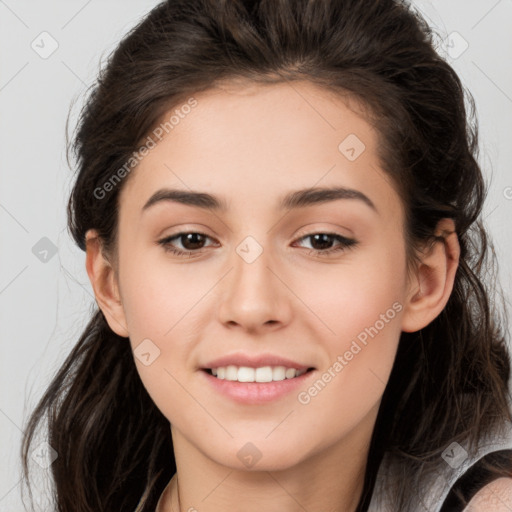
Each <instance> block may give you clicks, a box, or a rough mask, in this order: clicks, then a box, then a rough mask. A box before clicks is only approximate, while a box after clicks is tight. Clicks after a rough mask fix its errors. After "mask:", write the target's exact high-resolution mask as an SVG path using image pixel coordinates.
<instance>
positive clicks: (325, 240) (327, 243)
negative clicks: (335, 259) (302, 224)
mask: <svg viewBox="0 0 512 512" xmlns="http://www.w3.org/2000/svg"><path fill="white" fill-rule="evenodd" d="M319 239H321V240H323V243H322V242H321V243H320V245H321V246H322V247H316V248H317V249H328V248H329V247H328V246H330V245H331V240H330V235H326V234H325V233H320V234H316V235H313V240H314V241H315V242H317V241H318V240H319ZM313 246H315V243H313Z"/></svg>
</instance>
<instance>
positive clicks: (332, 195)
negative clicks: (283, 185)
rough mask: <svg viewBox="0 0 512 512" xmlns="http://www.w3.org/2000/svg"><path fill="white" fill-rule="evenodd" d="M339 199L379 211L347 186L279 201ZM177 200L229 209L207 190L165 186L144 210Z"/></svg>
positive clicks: (296, 204) (297, 204)
mask: <svg viewBox="0 0 512 512" xmlns="http://www.w3.org/2000/svg"><path fill="white" fill-rule="evenodd" d="M339 199H356V200H359V201H361V202H363V203H364V204H366V205H367V206H369V207H370V208H371V209H372V210H374V211H375V212H376V213H377V214H378V213H379V212H378V210H377V207H376V206H375V204H374V203H373V201H372V200H371V199H370V198H369V197H367V196H366V195H365V194H363V193H362V192H360V191H359V190H355V189H351V188H345V187H328V188H319V187H314V188H305V189H301V190H296V191H293V192H289V193H288V194H286V195H285V196H284V197H282V198H281V200H280V202H279V209H280V210H292V209H295V208H304V207H306V206H311V205H314V204H320V203H327V202H331V201H336V200H339ZM166 201H171V202H176V203H180V204H185V205H189V206H195V207H198V208H203V209H205V210H206V209H207V210H214V211H219V212H225V211H227V210H228V205H227V201H226V200H225V199H224V198H219V197H216V196H213V195H211V194H207V193H205V192H195V191H190V190H180V189H169V188H163V189H160V190H158V191H156V192H155V193H154V194H153V195H152V196H151V197H150V198H149V199H148V201H147V202H146V203H145V204H144V206H143V207H142V211H143V212H144V211H145V210H147V209H148V208H150V207H151V206H153V205H155V204H157V203H160V202H166Z"/></svg>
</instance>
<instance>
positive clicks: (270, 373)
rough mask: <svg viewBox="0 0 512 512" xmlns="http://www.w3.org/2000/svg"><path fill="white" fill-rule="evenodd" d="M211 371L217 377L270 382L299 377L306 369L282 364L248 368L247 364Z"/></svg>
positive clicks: (222, 367)
mask: <svg viewBox="0 0 512 512" xmlns="http://www.w3.org/2000/svg"><path fill="white" fill-rule="evenodd" d="M211 372H212V374H213V375H215V376H216V377H217V378H218V379H225V380H231V381H238V382H272V381H279V380H285V379H293V378H294V377H300V376H301V375H303V374H304V373H306V370H296V369H295V368H286V367H284V366H262V367H260V368H250V367H248V366H235V365H229V366H220V367H218V368H212V369H211Z"/></svg>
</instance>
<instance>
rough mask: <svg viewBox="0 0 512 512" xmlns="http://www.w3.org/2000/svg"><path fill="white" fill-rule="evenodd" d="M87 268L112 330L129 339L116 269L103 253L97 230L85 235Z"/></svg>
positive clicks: (97, 299) (99, 304)
mask: <svg viewBox="0 0 512 512" xmlns="http://www.w3.org/2000/svg"><path fill="white" fill-rule="evenodd" d="M85 243H86V259H85V267H86V269H87V274H88V275H89V280H90V281H91V285H92V288H93V290H94V295H95V297H96V302H97V303H98V306H99V308H100V309H101V311H102V312H103V314H104V315H105V318H106V320H107V322H108V325H109V326H110V328H111V329H112V330H113V331H114V332H115V333H116V334H118V335H119V336H123V337H128V328H127V323H126V318H125V314H124V308H123V305H122V302H121V296H120V293H119V287H118V284H117V278H116V274H115V272H114V268H113V267H112V265H111V263H110V262H109V261H108V259H107V258H106V257H105V256H104V254H103V251H102V245H101V240H100V238H99V236H98V233H97V232H96V231H95V230H92V229H91V230H89V231H87V233H86V235H85Z"/></svg>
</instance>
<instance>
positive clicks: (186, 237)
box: [181, 233, 202, 249]
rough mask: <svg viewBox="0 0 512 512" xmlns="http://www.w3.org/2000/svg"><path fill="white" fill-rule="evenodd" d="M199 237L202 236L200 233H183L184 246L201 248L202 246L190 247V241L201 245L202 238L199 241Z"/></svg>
mask: <svg viewBox="0 0 512 512" xmlns="http://www.w3.org/2000/svg"><path fill="white" fill-rule="evenodd" d="M197 237H199V238H201V237H202V235H201V234H199V233H187V234H186V235H182V237H181V238H182V244H183V247H185V248H187V249H200V248H201V247H190V243H191V244H192V245H194V244H199V245H201V244H202V241H201V240H199V241H197Z"/></svg>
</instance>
